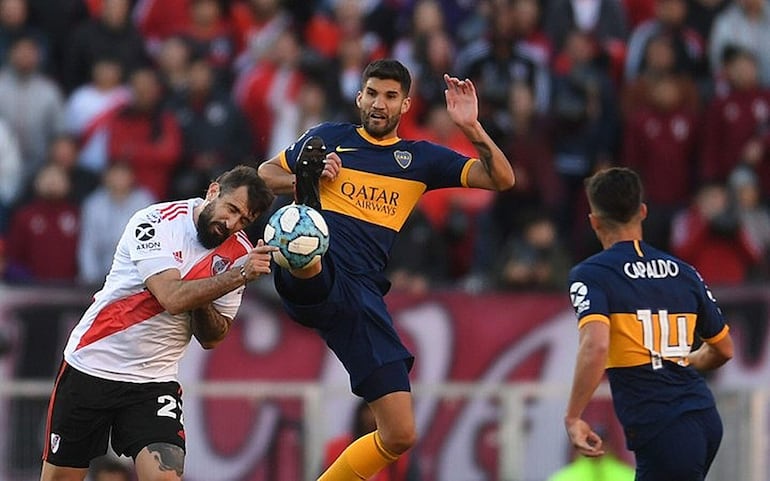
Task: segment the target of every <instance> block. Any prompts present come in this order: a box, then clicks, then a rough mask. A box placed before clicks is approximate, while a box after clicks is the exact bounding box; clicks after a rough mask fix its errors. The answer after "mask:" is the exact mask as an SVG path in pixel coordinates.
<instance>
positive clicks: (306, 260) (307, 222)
mask: <svg viewBox="0 0 770 481" xmlns="http://www.w3.org/2000/svg"><path fill="white" fill-rule="evenodd" d="M264 241H265V244H267V245H271V246H275V247H277V248H278V250H277V251H275V252H273V260H274V261H275V262H276V264H278V265H279V266H281V267H284V268H286V269H302V268H305V267H310V266H312V265H313V264H315V263H316V262H318V261H320V260H321V256H323V255H324V254H325V253H326V251H327V249H329V227H328V226H327V225H326V221H325V220H324V218H323V216H321V213H320V212H318V211H317V210H315V209H313V208H312V207H308V206H306V205H301V204H289V205H286V206H283V207H281V208H280V209H278V210H277V211H275V213H273V215H272V216H270V219H269V220H268V221H267V225H266V226H265V235H264Z"/></svg>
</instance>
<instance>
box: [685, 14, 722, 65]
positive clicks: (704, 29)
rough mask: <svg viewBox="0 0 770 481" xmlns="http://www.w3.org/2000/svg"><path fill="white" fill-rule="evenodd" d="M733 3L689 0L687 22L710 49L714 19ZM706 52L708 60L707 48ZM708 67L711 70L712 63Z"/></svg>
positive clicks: (707, 59)
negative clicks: (709, 43)
mask: <svg viewBox="0 0 770 481" xmlns="http://www.w3.org/2000/svg"><path fill="white" fill-rule="evenodd" d="M732 3H733V1H732V0H688V2H687V19H685V24H686V25H687V26H688V27H690V28H692V29H693V30H695V31H696V32H698V35H700V38H702V39H703V40H704V42H705V47H706V49H708V42H709V39H710V38H711V29H712V26H713V24H714V20H716V17H717V16H718V15H719V14H720V13H721V12H722V11H723V10H724V9H725V8H727V7H728V6H729V5H731V4H732ZM705 54H706V61H707V62H708V61H709V58H708V50H706V52H705ZM708 67H709V70H711V68H710V67H711V66H710V64H709V65H708Z"/></svg>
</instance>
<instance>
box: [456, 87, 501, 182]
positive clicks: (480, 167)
mask: <svg viewBox="0 0 770 481" xmlns="http://www.w3.org/2000/svg"><path fill="white" fill-rule="evenodd" d="M444 81H445V82H446V86H447V88H446V90H445V91H444V95H445V96H446V105H447V111H448V112H449V116H450V117H451V118H452V121H454V123H455V124H456V125H457V126H458V127H459V128H460V130H462V132H463V134H465V136H466V137H467V138H468V140H470V141H471V142H472V143H473V146H474V147H476V151H477V152H478V154H479V160H481V162H479V163H476V164H474V165H473V166H472V167H471V169H470V171H469V172H468V186H469V187H479V188H482V189H489V190H497V191H501V190H507V189H510V188H511V187H513V184H514V182H515V181H516V177H515V176H514V173H513V168H512V167H511V163H510V162H509V161H508V159H507V158H506V157H505V154H504V153H503V151H502V150H500V147H498V146H497V144H495V143H494V141H492V138H491V137H490V136H489V134H488V133H487V132H486V131H485V130H484V127H482V125H481V123H480V122H479V119H478V116H479V106H478V96H477V95H476V87H475V86H474V85H473V82H471V81H470V80H469V79H465V80H460V79H458V78H457V77H450V76H449V75H447V74H444Z"/></svg>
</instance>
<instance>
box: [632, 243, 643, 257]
mask: <svg viewBox="0 0 770 481" xmlns="http://www.w3.org/2000/svg"><path fill="white" fill-rule="evenodd" d="M634 249H636V255H638V256H639V257H644V252H642V243H641V242H639V240H637V239H635V240H634Z"/></svg>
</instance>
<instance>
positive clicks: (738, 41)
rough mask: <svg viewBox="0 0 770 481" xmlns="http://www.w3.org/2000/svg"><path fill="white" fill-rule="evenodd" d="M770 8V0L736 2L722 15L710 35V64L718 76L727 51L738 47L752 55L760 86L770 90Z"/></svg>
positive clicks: (714, 24)
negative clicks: (769, 0)
mask: <svg viewBox="0 0 770 481" xmlns="http://www.w3.org/2000/svg"><path fill="white" fill-rule="evenodd" d="M768 44H770V6H768V2H767V0H735V1H734V2H732V4H731V5H730V6H729V7H727V8H726V9H725V10H724V11H723V12H722V13H720V14H719V15H718V16H717V17H716V19H714V23H713V25H712V27H711V34H710V35H709V60H710V61H711V69H712V72H713V73H715V74H719V72H720V71H721V68H722V65H723V62H724V60H723V59H724V56H725V50H726V49H727V48H729V47H738V48H740V49H743V50H747V51H748V52H751V54H752V55H753V56H754V58H755V59H756V62H757V68H758V73H759V83H760V84H761V85H762V86H763V87H770V49H767V48H765V46H766V45H768Z"/></svg>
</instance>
